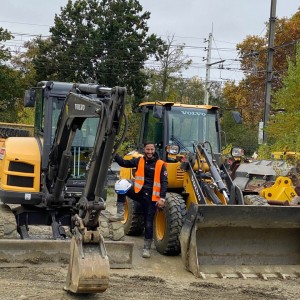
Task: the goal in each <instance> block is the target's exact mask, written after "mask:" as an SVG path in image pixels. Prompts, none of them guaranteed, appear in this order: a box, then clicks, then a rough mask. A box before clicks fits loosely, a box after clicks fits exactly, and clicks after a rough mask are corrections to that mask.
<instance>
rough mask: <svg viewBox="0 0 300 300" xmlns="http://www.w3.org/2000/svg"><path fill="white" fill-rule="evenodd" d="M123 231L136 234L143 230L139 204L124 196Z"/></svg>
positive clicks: (141, 212)
mask: <svg viewBox="0 0 300 300" xmlns="http://www.w3.org/2000/svg"><path fill="white" fill-rule="evenodd" d="M122 223H123V224H124V233H125V234H126V235H133V236H138V235H141V234H142V233H143V231H144V214H143V210H142V207H141V204H140V203H138V202H136V201H133V200H132V199H130V198H128V197H126V204H125V212H124V221H122Z"/></svg>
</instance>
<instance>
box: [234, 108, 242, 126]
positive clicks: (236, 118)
mask: <svg viewBox="0 0 300 300" xmlns="http://www.w3.org/2000/svg"><path fill="white" fill-rule="evenodd" d="M232 116H233V119H234V122H235V123H236V124H242V123H243V118H242V116H241V114H240V112H238V111H233V112H232Z"/></svg>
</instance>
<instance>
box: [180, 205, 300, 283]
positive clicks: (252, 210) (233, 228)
mask: <svg viewBox="0 0 300 300" xmlns="http://www.w3.org/2000/svg"><path fill="white" fill-rule="evenodd" d="M180 243H181V255H182V260H183V263H184V265H185V267H186V269H187V270H189V271H190V272H192V273H193V274H194V275H195V276H196V277H202V278H206V277H222V278H224V277H241V278H247V277H260V278H268V277H280V278H285V277H287V276H290V277H300V207H299V206H250V205H227V206H226V205H222V206H221V205H218V206H213V205H203V206H201V205H196V204H191V205H190V207H189V210H188V214H187V217H186V220H185V223H184V225H183V227H182V230H181V234H180Z"/></svg>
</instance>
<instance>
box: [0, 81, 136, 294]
mask: <svg viewBox="0 0 300 300" xmlns="http://www.w3.org/2000/svg"><path fill="white" fill-rule="evenodd" d="M24 102H25V103H24V104H25V106H29V107H30V106H35V124H34V137H8V138H6V139H5V140H3V141H2V146H1V150H0V200H1V206H0V235H1V238H2V240H0V257H1V261H9V260H12V261H15V262H16V261H22V260H23V261H33V262H34V261H35V260H39V259H40V260H43V261H47V260H49V261H50V260H51V261H59V262H63V261H67V262H69V271H68V275H67V281H66V286H65V289H66V290H69V291H71V292H73V293H98V292H104V291H105V290H106V289H107V287H108V286H109V268H110V261H111V260H112V261H113V262H114V263H115V264H118V258H117V257H116V256H114V254H115V253H119V257H120V259H121V261H120V264H121V265H122V266H124V265H126V264H127V265H130V263H131V256H132V244H130V243H125V242H113V241H108V242H104V239H103V237H102V235H101V233H100V230H99V215H100V213H101V211H102V210H104V209H105V205H106V203H105V200H106V195H105V186H106V179H107V171H108V168H109V164H110V161H111V160H112V156H113V153H114V147H115V146H116V135H117V134H118V133H119V130H120V124H121V120H122V118H123V116H124V108H125V89H124V88H121V87H115V88H112V89H110V88H107V87H102V86H99V85H95V84H72V83H63V82H52V81H43V82H40V83H39V84H38V85H37V87H35V88H31V89H30V90H28V91H27V92H26V94H25V98H24ZM33 226H36V227H38V228H39V227H42V226H45V227H46V228H47V227H50V228H51V229H52V230H51V234H50V235H49V236H45V233H44V232H43V231H40V233H39V234H38V235H33V234H31V229H32V228H33ZM18 237H20V238H21V239H17V238H18ZM9 238H11V239H9ZM110 258H112V259H110ZM122 266H121V267H122Z"/></svg>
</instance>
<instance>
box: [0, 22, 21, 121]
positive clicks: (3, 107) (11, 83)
mask: <svg viewBox="0 0 300 300" xmlns="http://www.w3.org/2000/svg"><path fill="white" fill-rule="evenodd" d="M12 38H13V36H12V35H11V34H10V33H9V32H8V31H7V30H6V29H3V28H2V27H0V42H4V43H5V42H6V41H9V40H11V39H12ZM10 59H11V53H10V50H9V48H7V47H6V46H5V44H3V45H0V90H1V93H0V119H1V122H17V120H18V107H19V105H18V104H19V100H20V96H21V94H22V89H21V85H20V80H21V73H20V71H18V70H14V68H13V67H12V65H11V63H10Z"/></svg>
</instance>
